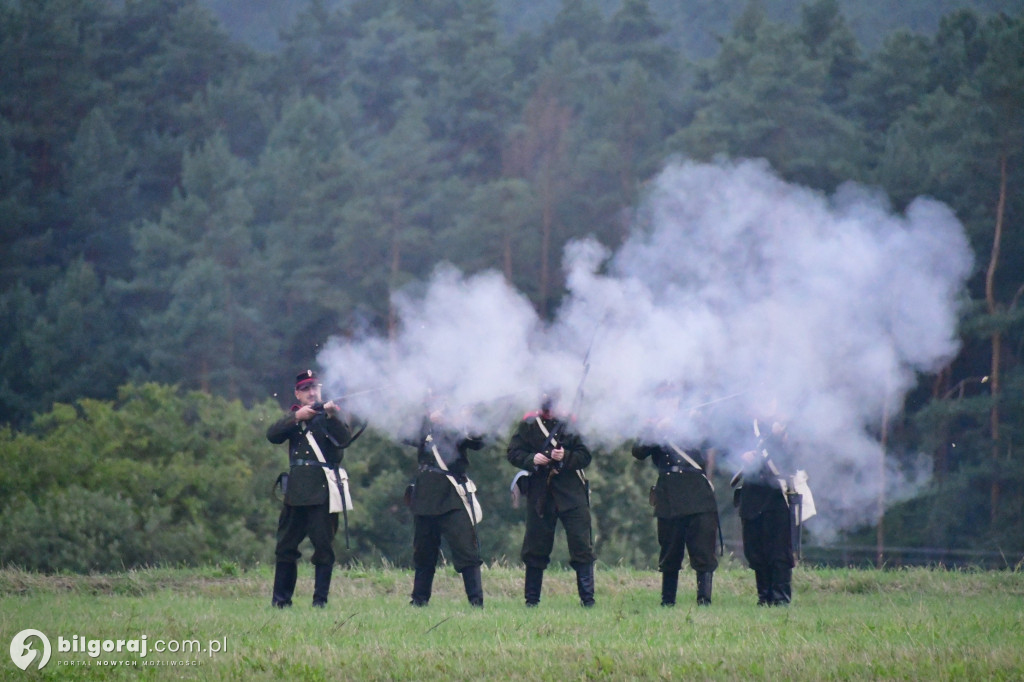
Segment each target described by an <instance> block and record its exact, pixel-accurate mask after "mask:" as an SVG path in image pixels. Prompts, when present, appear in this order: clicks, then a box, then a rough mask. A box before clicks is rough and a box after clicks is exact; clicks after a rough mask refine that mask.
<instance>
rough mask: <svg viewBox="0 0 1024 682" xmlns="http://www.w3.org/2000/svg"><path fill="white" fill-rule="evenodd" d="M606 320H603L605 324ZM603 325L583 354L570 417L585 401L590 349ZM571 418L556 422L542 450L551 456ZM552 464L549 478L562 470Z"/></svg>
mask: <svg viewBox="0 0 1024 682" xmlns="http://www.w3.org/2000/svg"><path fill="white" fill-rule="evenodd" d="M603 322H604V320H602V324H603ZM600 329H601V325H600V324H598V325H597V329H595V330H594V335H593V336H592V337H591V338H590V345H588V346H587V352H586V353H584V354H583V375H582V376H581V377H580V383H579V384H578V385H577V386H576V395H575V396H574V397H573V399H572V406H571V407H570V408H569V417H571V416H572V415H574V414H576V412H577V411H579V409H580V405H581V404H582V402H583V384H584V383H585V382H586V381H587V374H589V373H590V351H592V350H593V349H594V341H595V340H596V339H597V332H598V331H600ZM568 421H569V418H568V417H567V418H566V419H559V420H558V421H557V422H556V423H555V428H554V429H553V430H552V431H551V433H549V434H548V437H547V438H546V439H545V441H544V445H543V446H542V447H541V450H540V451H541V452H542V453H543V454H544V455H546V456H549V457H550V455H551V451H552V450H554V449H555V448H557V447H558V437H559V436H560V435H561V434H562V431H564V430H565V425H566V424H567V423H568ZM550 466H551V470H550V472H549V473H548V480H551V477H552V476H554V475H555V474H556V473H558V472H559V471H561V469H562V462H554V463H553V464H552V465H550Z"/></svg>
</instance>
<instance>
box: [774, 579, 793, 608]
mask: <svg viewBox="0 0 1024 682" xmlns="http://www.w3.org/2000/svg"><path fill="white" fill-rule="evenodd" d="M792 599H793V588H792V585H791V583H773V584H772V602H771V603H772V606H789V602H790V601H792Z"/></svg>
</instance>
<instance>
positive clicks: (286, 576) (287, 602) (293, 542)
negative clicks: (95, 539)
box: [271, 505, 306, 609]
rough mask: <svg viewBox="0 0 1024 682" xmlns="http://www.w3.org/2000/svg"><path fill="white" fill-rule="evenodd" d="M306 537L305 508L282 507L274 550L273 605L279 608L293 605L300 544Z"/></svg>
mask: <svg viewBox="0 0 1024 682" xmlns="http://www.w3.org/2000/svg"><path fill="white" fill-rule="evenodd" d="M304 537H306V514H305V507H291V506H289V505H282V507H281V515H280V516H279V517H278V521H277V546H276V547H275V549H274V555H275V559H276V565H275V567H274V588H273V589H274V591H273V595H272V596H271V604H273V605H274V606H276V607H278V608H282V609H283V608H285V607H287V606H291V605H292V595H293V594H294V593H295V581H296V579H297V578H298V566H297V563H296V562H298V560H299V557H301V556H302V554H301V553H300V552H299V543H300V542H302V539H303V538H304Z"/></svg>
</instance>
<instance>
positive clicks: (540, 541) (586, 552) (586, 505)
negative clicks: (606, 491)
mask: <svg viewBox="0 0 1024 682" xmlns="http://www.w3.org/2000/svg"><path fill="white" fill-rule="evenodd" d="M538 416H539V415H537V414H528V415H526V417H525V418H524V419H523V421H522V422H520V423H519V426H518V428H517V429H516V432H515V434H513V436H512V439H511V440H510V441H509V444H508V450H507V453H506V456H507V458H508V461H509V462H511V463H512V464H514V465H515V466H517V467H519V468H520V469H523V470H525V471H528V472H530V475H529V476H528V477H526V479H525V480H526V499H527V501H528V503H527V505H526V507H527V509H526V533H525V535H524V536H523V549H522V552H521V558H522V560H523V563H524V564H526V566H528V567H531V568H540V569H543V568H546V567H547V565H548V563H549V562H550V560H551V550H552V548H553V546H554V537H555V522H556V521H558V520H561V522H562V527H563V528H564V529H565V536H566V541H567V542H568V545H569V558H570V562H571V563H572V564H573V565H574V566H578V565H581V564H590V563H593V561H594V542H593V533H592V530H591V518H590V490H589V484H588V483H587V482H586V478H585V477H584V476H583V469H584V468H585V467H587V466H588V465H589V464H590V460H591V454H590V450H589V449H587V446H586V445H584V444H583V441H582V440H581V439H580V437H579V436H578V435H576V434H574V433H571V432H568V429H566V431H565V432H563V433H561V434H560V435H559V437H558V443H559V444H560V445H561V446H562V447H563V448H564V449H565V458H564V459H563V460H562V462H561V463H560V464H559V463H556V462H552V463H551V464H549V465H547V466H543V467H540V468H539V469H538V467H536V466H534V464H533V456H534V455H535V454H537V453H538V452H545V454H548V452H546V451H550V447H549V448H545V447H544V446H545V444H546V442H547V436H545V435H544V431H542V430H541V428H540V426H539V425H538V424H537V418H538ZM543 423H544V427H545V428H546V429H547V431H548V433H554V432H555V431H556V430H557V429H558V428H559V421H558V420H557V419H554V418H548V419H544V420H543Z"/></svg>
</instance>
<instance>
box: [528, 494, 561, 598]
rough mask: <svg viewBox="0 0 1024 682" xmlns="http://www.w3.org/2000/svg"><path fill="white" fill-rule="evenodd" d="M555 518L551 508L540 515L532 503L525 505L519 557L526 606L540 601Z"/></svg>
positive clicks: (552, 544)
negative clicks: (523, 567) (522, 572)
mask: <svg viewBox="0 0 1024 682" xmlns="http://www.w3.org/2000/svg"><path fill="white" fill-rule="evenodd" d="M556 520H557V519H556V517H555V514H554V511H553V509H552V510H551V511H549V512H548V513H546V514H545V515H544V516H540V515H539V514H538V513H537V510H536V509H535V508H534V507H533V505H529V506H528V507H527V510H526V533H525V534H524V535H523V549H522V552H521V553H520V558H521V559H522V560H523V563H524V564H525V565H526V580H525V582H524V585H523V595H524V597H525V599H526V605H527V606H536V605H537V604H539V603H540V593H541V587H542V586H543V583H544V569H546V568H547V567H548V563H549V562H550V561H551V550H552V548H553V547H554V544H555V522H556Z"/></svg>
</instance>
